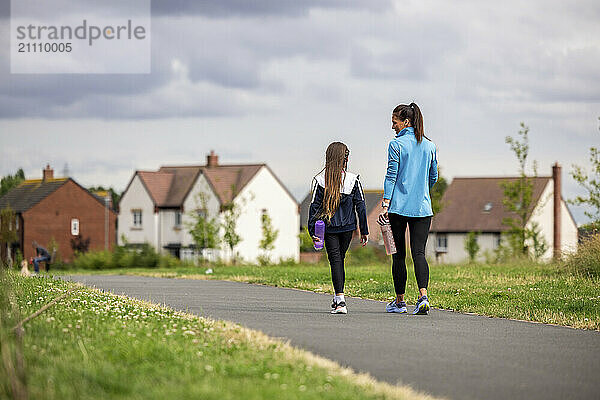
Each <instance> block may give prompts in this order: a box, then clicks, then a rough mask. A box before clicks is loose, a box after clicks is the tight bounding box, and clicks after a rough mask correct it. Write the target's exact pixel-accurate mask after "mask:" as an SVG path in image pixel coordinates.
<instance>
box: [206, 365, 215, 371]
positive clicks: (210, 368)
mask: <svg viewBox="0 0 600 400" xmlns="http://www.w3.org/2000/svg"><path fill="white" fill-rule="evenodd" d="M204 369H205V370H206V371H207V372H211V371H212V370H214V368H213V366H212V365H208V364H207V365H205V366H204Z"/></svg>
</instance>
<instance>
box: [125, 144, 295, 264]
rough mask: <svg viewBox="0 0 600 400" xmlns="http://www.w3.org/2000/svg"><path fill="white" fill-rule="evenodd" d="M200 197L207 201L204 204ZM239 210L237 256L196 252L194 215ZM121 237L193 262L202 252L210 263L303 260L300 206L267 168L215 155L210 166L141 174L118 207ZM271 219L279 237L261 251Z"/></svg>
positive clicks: (168, 168)
mask: <svg viewBox="0 0 600 400" xmlns="http://www.w3.org/2000/svg"><path fill="white" fill-rule="evenodd" d="M200 197H204V199H205V204H202V201H201V200H200ZM230 204H233V205H235V206H236V207H239V210H240V216H239V218H238V220H237V229H236V232H237V234H238V235H240V237H241V239H242V240H241V241H240V243H239V244H238V245H237V246H236V247H235V248H234V253H236V254H232V252H231V251H230V250H229V249H228V248H227V246H226V245H225V244H222V245H220V246H219V248H217V249H207V250H205V251H203V250H201V249H196V246H195V244H194V241H193V239H192V236H191V235H190V233H189V224H190V223H191V222H192V221H193V220H194V218H193V214H194V213H203V214H204V215H206V216H208V217H209V218H212V217H214V218H217V220H218V221H219V222H223V220H224V209H225V208H226V207H227V206H228V205H230ZM119 210H120V211H119V234H120V243H121V244H123V240H122V239H121V237H123V238H125V240H126V241H127V242H128V243H129V244H132V245H136V244H142V243H149V244H151V245H152V246H153V247H155V248H156V249H158V251H160V252H163V253H164V252H169V253H171V254H172V255H174V256H175V257H178V258H181V259H188V258H193V257H196V256H197V255H198V254H200V253H201V252H202V253H203V254H204V256H207V257H209V258H220V259H223V260H230V259H232V257H233V256H234V255H235V256H236V258H238V259H240V258H241V259H243V260H245V261H246V262H251V263H253V262H256V261H257V260H258V257H259V256H262V257H269V258H270V259H271V260H273V261H277V260H280V259H293V260H295V261H298V259H299V238H298V230H297V229H298V203H297V202H296V200H295V199H294V197H293V196H292V195H291V194H290V192H289V191H288V190H287V188H286V187H285V186H284V185H283V183H281V181H280V180H279V179H278V178H277V176H275V174H274V173H273V171H272V170H271V169H270V168H269V167H268V166H267V165H266V164H237V165H221V164H219V162H218V156H217V155H216V154H215V153H214V152H213V151H211V153H210V154H209V155H208V156H207V159H206V165H190V166H163V167H161V168H160V169H159V170H158V171H136V172H135V173H134V174H133V177H132V178H131V180H130V182H129V184H128V185H127V188H126V189H125V191H124V192H123V195H122V197H121V200H120V202H119ZM263 214H268V215H269V217H270V218H271V221H272V227H273V229H274V230H277V231H278V235H277V238H276V240H275V242H274V249H273V250H272V251H270V252H269V253H268V254H265V253H264V252H263V250H261V249H260V248H259V243H260V240H261V239H262V237H263V232H262V224H261V220H262V215H263Z"/></svg>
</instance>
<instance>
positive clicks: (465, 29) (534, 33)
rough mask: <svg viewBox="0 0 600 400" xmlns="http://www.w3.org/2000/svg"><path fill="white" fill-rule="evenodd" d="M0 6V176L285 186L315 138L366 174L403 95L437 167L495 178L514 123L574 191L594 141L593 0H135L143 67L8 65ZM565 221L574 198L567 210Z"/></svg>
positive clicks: (599, 71) (511, 161) (377, 164)
mask: <svg viewBox="0 0 600 400" xmlns="http://www.w3.org/2000/svg"><path fill="white" fill-rule="evenodd" d="M9 15H10V8H9V2H8V1H7V0H2V2H1V5H0V19H2V22H1V23H0V33H1V35H0V37H1V39H0V40H1V41H2V45H1V47H0V175H5V174H8V173H14V171H16V169H17V168H19V167H22V168H23V169H24V170H25V173H26V175H27V176H28V177H31V178H36V177H40V176H41V170H42V168H43V166H44V165H45V164H46V163H49V164H50V165H52V166H53V167H54V168H55V170H56V172H55V174H56V175H60V174H61V173H62V170H63V169H64V167H65V165H68V169H69V171H70V174H71V176H73V177H74V178H75V179H76V180H77V181H79V182H80V183H82V184H84V185H105V186H113V187H115V188H116V189H118V190H122V189H124V188H125V185H126V184H127V182H128V180H129V179H130V178H131V176H132V174H133V172H134V171H135V170H136V169H148V170H155V169H158V168H159V167H160V166H161V165H169V164H170V165H172V164H203V163H204V162H205V156H206V154H207V153H208V152H209V151H210V150H211V149H213V150H215V152H217V153H218V155H219V160H220V162H221V163H256V162H266V163H268V164H269V165H270V166H271V168H272V169H273V170H274V171H275V173H276V174H277V175H278V176H279V177H280V178H281V180H282V181H283V182H284V183H285V184H286V185H287V186H288V188H289V189H290V190H291V191H292V193H293V194H294V195H295V196H296V197H297V198H298V199H299V200H300V199H301V198H302V197H303V196H304V195H305V194H306V192H307V191H308V190H309V184H310V180H311V177H312V175H314V174H315V173H316V172H317V171H318V170H319V169H320V168H321V166H322V164H323V161H324V151H325V148H326V147H327V144H328V143H330V142H332V141H336V140H339V141H343V142H345V143H346V144H347V145H348V146H349V148H350V169H351V170H353V171H355V172H359V173H360V174H361V178H362V180H363V181H364V186H365V188H374V189H376V188H381V187H382V182H383V175H384V172H385V164H386V149H387V142H388V141H389V140H390V138H391V137H392V135H393V132H392V130H391V128H390V113H391V110H392V109H393V108H394V107H395V106H396V105H397V104H399V103H410V102H411V101H414V102H416V103H417V104H419V106H420V107H421V109H422V111H423V114H424V120H425V130H426V134H427V135H428V136H429V137H430V138H431V139H432V140H433V141H434V142H435V143H436V145H437V147H438V155H439V161H440V165H441V167H442V175H443V176H445V177H446V178H448V179H452V178H453V177H456V176H461V177H464V176H509V175H515V174H516V173H517V162H516V159H515V157H514V155H512V154H511V152H510V149H509V147H508V146H507V145H506V144H505V142H504V138H505V136H507V135H512V136H515V135H517V132H518V130H519V123H520V122H521V121H524V122H525V123H526V124H527V125H528V126H529V127H530V129H531V130H530V145H531V149H530V159H531V160H537V162H538V165H539V173H540V175H550V174H551V165H552V163H554V162H555V161H558V162H559V163H561V164H562V165H563V180H564V187H563V195H564V196H565V197H566V198H572V197H574V196H575V195H576V194H578V193H582V191H581V189H580V188H579V187H578V186H577V185H576V184H575V183H574V181H573V180H572V179H571V178H570V176H569V172H570V171H571V170H572V164H574V163H575V164H579V165H582V166H587V167H589V162H588V155H589V147H590V146H598V145H600V132H599V130H598V117H599V116H600V24H598V21H599V20H600V3H598V1H597V0H589V1H570V2H565V1H554V0H550V1H548V0H546V1H541V0H533V1H528V2H522V1H506V2H493V3H492V2H482V1H452V2H448V1H407V0H403V1H373V0H364V1H362V0H350V1H349V0H338V1H326V0H310V1H304V2H302V1H284V0H257V1H245V0H234V1H217V0H214V1H192V0H176V1H172V0H170V1H168V0H153V2H152V28H151V41H152V42H151V47H152V64H151V67H152V72H151V73H150V74H140V75H130V74H123V75H119V74H111V75H100V74H72V75H70V74H60V75H59V74H29V75H23V74H11V73H10V47H9V29H10V24H9V23H8V22H9ZM572 211H573V214H574V215H575V218H576V220H577V222H579V223H581V222H584V221H585V217H584V216H583V210H582V209H581V208H576V207H572Z"/></svg>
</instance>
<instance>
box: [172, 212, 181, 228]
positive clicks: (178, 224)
mask: <svg viewBox="0 0 600 400" xmlns="http://www.w3.org/2000/svg"><path fill="white" fill-rule="evenodd" d="M182 217H183V215H182V212H181V211H175V225H174V226H175V228H181V220H182Z"/></svg>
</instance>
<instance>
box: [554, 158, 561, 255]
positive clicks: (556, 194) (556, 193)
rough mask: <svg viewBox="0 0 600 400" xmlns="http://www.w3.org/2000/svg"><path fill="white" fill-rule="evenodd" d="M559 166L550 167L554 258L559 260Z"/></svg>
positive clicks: (555, 164) (556, 164)
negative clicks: (552, 189) (552, 182)
mask: <svg viewBox="0 0 600 400" xmlns="http://www.w3.org/2000/svg"><path fill="white" fill-rule="evenodd" d="M561 170H562V168H561V166H560V164H558V162H556V163H554V165H553V166H552V180H553V181H554V241H553V242H554V246H553V248H554V258H560V253H561V251H560V248H561V243H560V242H561V241H560V239H561V238H560V228H561V225H560V222H561V216H560V208H561V202H562V195H561V194H562V187H561Z"/></svg>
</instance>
